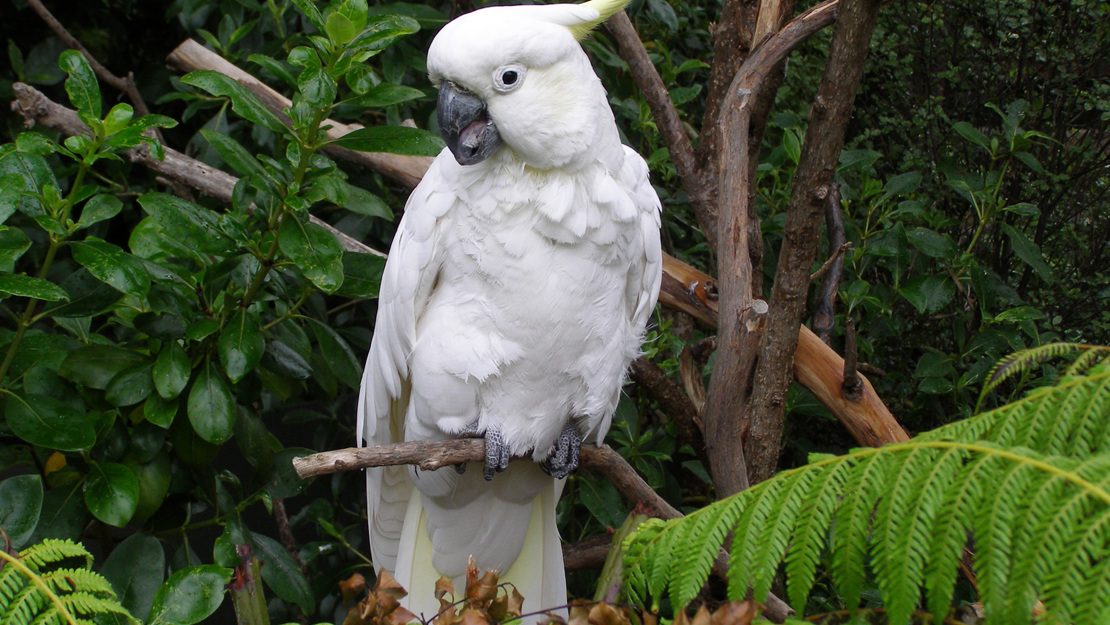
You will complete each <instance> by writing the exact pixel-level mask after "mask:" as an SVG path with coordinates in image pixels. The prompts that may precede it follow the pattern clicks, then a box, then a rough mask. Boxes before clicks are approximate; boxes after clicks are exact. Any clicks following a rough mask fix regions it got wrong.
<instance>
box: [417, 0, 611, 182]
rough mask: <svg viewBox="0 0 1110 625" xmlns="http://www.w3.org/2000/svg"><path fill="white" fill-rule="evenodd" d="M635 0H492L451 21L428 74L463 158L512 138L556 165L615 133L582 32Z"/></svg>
mask: <svg viewBox="0 0 1110 625" xmlns="http://www.w3.org/2000/svg"><path fill="white" fill-rule="evenodd" d="M628 1H629V0H591V1H590V2H586V3H584V4H549V5H530V6H503V7H488V8H485V9H480V10H478V11H474V12H473V13H468V14H466V15H463V16H461V17H459V18H457V19H455V20H454V21H452V22H451V23H449V24H447V25H446V26H444V27H443V30H441V31H440V32H439V34H438V35H436V37H435V39H434V40H433V41H432V45H431V48H430V49H429V50H428V74H429V76H430V78H431V80H432V83H433V84H435V85H436V86H437V87H438V88H439V111H438V119H439V128H440V133H441V134H442V135H443V139H444V141H446V142H447V147H448V148H450V149H451V153H452V154H454V155H455V160H457V161H458V162H459V163H460V164H462V165H473V164H476V163H480V162H481V161H483V160H485V159H486V158H488V157H489V156H491V155H493V154H494V153H496V152H497V151H498V149H500V148H501V147H502V146H503V145H504V146H506V147H508V148H509V149H511V150H513V152H515V153H516V155H517V157H518V158H519V159H520V160H522V161H523V162H524V163H525V164H527V165H529V166H531V167H534V168H537V169H549V168H552V167H562V166H565V165H568V164H570V163H572V162H574V161H575V160H576V159H578V158H581V157H582V156H583V155H588V154H589V153H590V152H591V151H592V150H595V149H598V148H599V147H601V146H599V145H598V143H599V141H600V140H609V139H614V138H615V137H616V130H615V126H614V124H613V113H612V111H611V110H610V108H609V104H608V101H607V100H606V97H605V90H604V89H603V88H602V86H601V82H600V81H599V80H598V78H597V76H596V75H595V74H594V72H593V68H592V67H591V66H590V62H589V59H588V58H587V57H586V54H585V52H583V50H582V47H581V45H579V43H578V42H579V40H580V39H582V38H584V37H585V36H586V35H587V34H588V33H589V31H590V30H591V29H592V28H594V27H595V26H597V25H598V24H600V23H601V22H603V21H604V20H605V19H607V18H608V17H609V16H611V15H613V14H614V13H616V12H617V11H619V10H621V8H623V7H624V5H626V4H627V3H628ZM609 135H612V136H609ZM617 145H618V147H619V141H618V142H617Z"/></svg>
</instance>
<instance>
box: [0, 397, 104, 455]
mask: <svg viewBox="0 0 1110 625" xmlns="http://www.w3.org/2000/svg"><path fill="white" fill-rule="evenodd" d="M4 416H5V417H7V420H8V427H10V428H11V429H12V432H14V433H15V435H16V436H18V437H19V438H21V439H23V440H25V441H27V442H28V443H31V444H33V445H39V446H41V447H48V448H50V449H57V450H60V451H79V450H82V449H88V448H90V447H92V446H93V443H95V442H96V432H95V431H94V430H93V426H92V424H91V423H89V421H88V420H87V419H86V418H85V416H84V415H82V414H81V413H79V412H77V410H75V409H74V408H73V407H71V406H70V405H68V404H66V403H63V402H62V401H61V400H60V399H56V398H54V397H51V396H49V395H35V394H31V393H27V394H25V395H22V396H20V395H17V394H15V393H14V392H8V394H7V399H6V408H5V411H4Z"/></svg>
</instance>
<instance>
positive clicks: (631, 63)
mask: <svg viewBox="0 0 1110 625" xmlns="http://www.w3.org/2000/svg"><path fill="white" fill-rule="evenodd" d="M605 25H606V27H607V28H608V29H609V34H610V35H612V36H613V41H615V42H616V44H617V52H618V53H619V54H620V57H621V58H622V59H624V61H625V62H626V63H628V67H629V69H630V70H631V71H632V78H633V79H634V80H635V81H636V86H638V87H639V88H640V91H641V92H642V93H643V94H644V99H645V100H646V101H647V105H648V108H650V109H651V116H652V117H653V118H654V119H655V125H656V127H658V128H659V135H660V137H662V139H663V143H665V144H666V145H667V150H668V151H669V152H670V154H671V161H672V162H674V166H675V171H677V172H678V176H679V179H680V180H681V181H682V188H683V189H685V190H686V195H687V196H688V197H689V198H690V204H691V205H693V207H694V212H695V213H696V214H697V216H698V221H699V222H703V221H704V220H705V219H706V218H707V214H708V212H709V211H710V210H711V202H712V198H711V191H710V185H709V184H707V181H706V180H705V177H704V176H703V175H702V174H703V172H702V171H701V170H700V169H699V168H698V166H697V163H696V161H695V159H694V148H693V146H692V145H691V144H690V137H688V136H687V135H686V129H685V128H684V127H683V125H682V122H681V121H680V120H679V118H678V110H677V109H676V108H675V106H674V102H673V101H672V100H671V94H670V93H668V92H667V87H666V85H664V84H663V79H662V78H661V77H660V76H659V72H658V71H656V69H655V66H654V65H652V63H651V59H650V58H649V57H648V53H647V50H645V49H644V44H643V42H642V41H640V36H639V35H637V34H636V28H635V27H633V26H632V21H631V20H630V19H628V14H627V13H625V12H624V11H621V12H620V13H617V14H616V15H614V16H613V17H611V18H609V21H607V22H605Z"/></svg>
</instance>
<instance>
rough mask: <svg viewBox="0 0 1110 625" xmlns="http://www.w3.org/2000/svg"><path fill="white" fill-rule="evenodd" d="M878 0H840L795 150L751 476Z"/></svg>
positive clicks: (770, 450)
mask: <svg viewBox="0 0 1110 625" xmlns="http://www.w3.org/2000/svg"><path fill="white" fill-rule="evenodd" d="M878 11H879V2H878V1H877V0H843V4H842V5H841V7H840V10H839V11H838V13H839V16H838V19H837V22H836V27H835V29H834V30H833V38H832V43H831V45H830V48H829V60H828V63H827V65H826V66H825V73H824V75H823V76H822V78H821V85H820V86H819V87H818V90H817V97H816V98H815V100H814V104H813V107H812V108H811V109H810V123H809V127H808V128H807V130H806V137H805V141H804V143H803V145H802V153H801V157H800V159H799V162H798V168H797V170H796V171H795V174H794V181H793V185H792V190H791V196H790V205H789V208H788V210H787V216H786V231H787V232H788V233H790V236H787V237H785V238H784V239H783V244H782V249H781V250H780V251H779V263H778V269H777V270H776V272H775V283H774V285H773V287H772V290H771V306H772V310H773V313H772V314H771V315H770V318H769V320H768V326H767V332H766V333H765V334H764V335H763V341H762V343H761V346H760V353H759V362H758V364H757V366H756V373H755V383H754V384H753V387H752V388H753V391H752V397H751V402H750V406H751V410H749V411H748V412H747V413H746V414H745V415H744V416H745V418H746V421H747V423H749V424H750V429H749V435H748V436H747V438H746V439H745V442H744V452H745V455H746V457H747V459H748V461H749V465H748V474H749V479H750V481H751V482H752V483H756V482H759V481H762V480H764V479H767V478H768V477H770V476H771V475H773V474H774V471H775V467H776V465H777V461H778V456H779V447H780V441H781V439H782V422H783V411H784V409H785V401H786V389H787V386H788V385H789V384H790V381H791V379H792V376H791V362H792V360H793V354H794V352H795V351H796V349H797V345H798V331H797V328H798V325H799V322H800V321H801V318H802V313H803V312H804V308H805V295H806V290H807V287H808V286H809V268H810V266H811V264H812V263H813V257H814V255H815V253H816V248H817V236H818V225H819V221H820V218H821V216H822V215H823V214H824V208H825V206H826V203H827V202H828V196H829V192H830V185H831V184H832V182H833V172H834V170H835V168H836V163H837V157H838V156H839V154H840V149H841V147H842V145H843V143H844V133H845V129H846V128H847V125H848V120H849V119H850V117H851V111H852V104H853V102H854V101H855V96H856V91H857V89H858V88H859V81H860V77H861V76H862V74H863V66H864V61H865V59H866V58H867V50H868V46H869V44H870V41H871V32H872V30H873V29H874V25H875V18H876V16H877V15H878Z"/></svg>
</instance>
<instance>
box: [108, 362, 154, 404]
mask: <svg viewBox="0 0 1110 625" xmlns="http://www.w3.org/2000/svg"><path fill="white" fill-rule="evenodd" d="M150 368H151V367H150V363H149V362H144V363H142V364H140V365H136V366H134V367H128V368H127V369H124V370H123V371H120V372H119V373H117V374H116V375H114V376H112V379H111V380H109V381H108V385H107V386H105V387H104V399H105V400H106V401H107V402H108V403H109V404H111V405H113V406H118V407H123V406H132V405H134V404H137V403H139V402H141V401H143V400H144V399H146V398H147V397H148V396H149V395H150V393H151V391H153V390H154V383H153V381H152V380H151V375H150Z"/></svg>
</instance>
